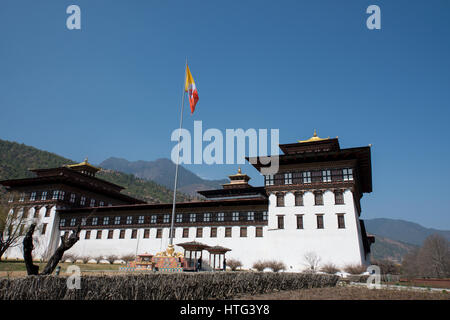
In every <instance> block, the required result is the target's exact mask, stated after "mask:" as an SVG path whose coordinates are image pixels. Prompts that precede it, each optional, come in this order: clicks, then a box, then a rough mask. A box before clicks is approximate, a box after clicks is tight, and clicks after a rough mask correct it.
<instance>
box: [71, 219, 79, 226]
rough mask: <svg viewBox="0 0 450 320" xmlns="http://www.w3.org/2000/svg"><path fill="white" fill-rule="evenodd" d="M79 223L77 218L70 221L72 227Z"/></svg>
mask: <svg viewBox="0 0 450 320" xmlns="http://www.w3.org/2000/svg"><path fill="white" fill-rule="evenodd" d="M76 222H77V219H76V218H72V219H70V226H71V227H73V226H74V225H75V223H76Z"/></svg>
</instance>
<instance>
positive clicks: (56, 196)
mask: <svg viewBox="0 0 450 320" xmlns="http://www.w3.org/2000/svg"><path fill="white" fill-rule="evenodd" d="M58 195H59V191H58V190H55V191H53V197H52V200H58Z"/></svg>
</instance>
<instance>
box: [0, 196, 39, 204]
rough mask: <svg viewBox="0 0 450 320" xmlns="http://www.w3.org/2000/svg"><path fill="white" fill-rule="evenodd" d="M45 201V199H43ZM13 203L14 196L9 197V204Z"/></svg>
mask: <svg viewBox="0 0 450 320" xmlns="http://www.w3.org/2000/svg"><path fill="white" fill-rule="evenodd" d="M44 200H45V199H44ZM13 201H14V196H10V197H9V200H8V202H9V203H11V202H13Z"/></svg>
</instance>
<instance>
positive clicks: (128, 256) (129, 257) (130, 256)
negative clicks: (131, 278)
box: [121, 253, 136, 262]
mask: <svg viewBox="0 0 450 320" xmlns="http://www.w3.org/2000/svg"><path fill="white" fill-rule="evenodd" d="M121 259H122V260H123V261H125V262H129V261H134V260H135V259H136V256H135V255H134V254H132V253H130V254H126V255H124V256H122V257H121Z"/></svg>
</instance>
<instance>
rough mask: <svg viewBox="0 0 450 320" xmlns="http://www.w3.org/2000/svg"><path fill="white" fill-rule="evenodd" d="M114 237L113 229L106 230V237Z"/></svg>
mask: <svg viewBox="0 0 450 320" xmlns="http://www.w3.org/2000/svg"><path fill="white" fill-rule="evenodd" d="M113 237H114V230H108V239H112V238H113Z"/></svg>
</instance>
